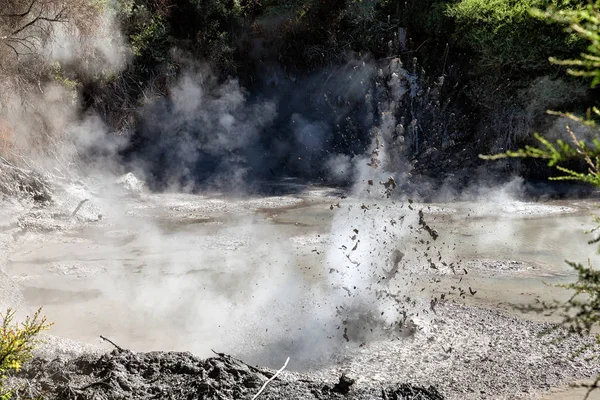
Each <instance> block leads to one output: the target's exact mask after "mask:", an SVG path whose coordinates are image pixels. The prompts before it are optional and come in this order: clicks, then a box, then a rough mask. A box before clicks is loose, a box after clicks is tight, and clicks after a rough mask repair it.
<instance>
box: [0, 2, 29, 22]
mask: <svg viewBox="0 0 600 400" xmlns="http://www.w3.org/2000/svg"><path fill="white" fill-rule="evenodd" d="M36 1H37V0H32V1H31V4H30V5H29V8H28V9H27V11H25V12H23V13H21V14H0V17H8V18H19V17H20V18H23V17H26V16H27V15H28V14H29V13H30V12H31V10H32V9H33V5H34V4H35V2H36Z"/></svg>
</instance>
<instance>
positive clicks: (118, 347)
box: [100, 335, 125, 351]
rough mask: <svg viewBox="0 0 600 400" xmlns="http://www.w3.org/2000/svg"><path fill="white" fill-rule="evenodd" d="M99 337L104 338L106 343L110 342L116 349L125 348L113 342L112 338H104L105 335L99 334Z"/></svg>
mask: <svg viewBox="0 0 600 400" xmlns="http://www.w3.org/2000/svg"><path fill="white" fill-rule="evenodd" d="M100 339H102V340H104V341H106V342H108V343H110V344H112V345H113V346H115V347H116V349H117V350H119V351H125V349H124V348H122V347H121V346H119V345H118V344H116V343H115V342H113V341H112V340H110V339H107V338H105V337H104V336H102V335H100Z"/></svg>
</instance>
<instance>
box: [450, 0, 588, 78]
mask: <svg viewBox="0 0 600 400" xmlns="http://www.w3.org/2000/svg"><path fill="white" fill-rule="evenodd" d="M577 4H579V2H575V1H569V0H563V1H560V0H461V1H459V2H457V3H453V4H450V5H449V6H448V7H447V8H446V15H447V16H449V17H451V18H453V19H454V22H455V26H456V32H455V36H454V39H455V41H456V42H457V43H459V44H461V45H462V46H464V47H467V48H471V49H472V50H473V51H474V52H475V53H476V54H477V56H478V59H477V60H476V61H477V62H476V65H477V69H479V70H480V72H484V71H487V72H489V73H496V72H497V71H506V72H508V73H511V74H515V75H518V74H523V73H532V72H539V71H544V70H548V68H549V64H548V57H549V56H550V55H555V56H561V57H562V56H565V55H572V54H574V53H573V52H575V51H576V50H577V46H578V44H580V42H579V41H577V40H575V38H574V37H573V36H570V35H565V34H564V33H563V28H562V27H560V26H556V25H552V24H548V23H547V21H546V20H545V19H543V18H539V17H537V16H536V15H533V14H532V13H531V10H532V9H534V8H538V9H539V8H543V9H546V8H547V7H548V6H554V7H555V8H558V9H561V10H574V9H575V8H576V5H577Z"/></svg>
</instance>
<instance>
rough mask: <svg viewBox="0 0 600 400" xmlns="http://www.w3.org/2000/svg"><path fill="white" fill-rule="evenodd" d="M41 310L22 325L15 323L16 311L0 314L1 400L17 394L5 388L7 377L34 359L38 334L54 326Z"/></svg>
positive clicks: (9, 310)
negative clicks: (0, 322) (0, 321)
mask: <svg viewBox="0 0 600 400" xmlns="http://www.w3.org/2000/svg"><path fill="white" fill-rule="evenodd" d="M41 310H42V309H41V308H40V309H38V310H37V311H36V312H35V314H33V316H32V317H29V316H28V317H27V318H26V319H25V322H22V323H21V324H19V323H17V322H15V321H14V319H15V311H14V310H12V309H10V308H9V309H8V310H7V311H6V314H4V315H1V314H0V318H2V325H0V400H10V399H11V398H12V397H13V395H14V393H15V391H14V390H11V389H7V388H6V387H5V383H4V381H5V379H6V375H7V374H8V373H10V372H15V371H18V370H19V369H20V368H21V366H22V365H23V363H25V362H27V361H28V360H30V359H31V358H32V357H33V350H34V349H35V346H36V345H37V344H38V342H39V340H38V339H37V336H38V334H39V333H40V332H41V331H44V330H46V329H48V328H49V327H50V326H51V325H52V324H51V323H48V322H47V321H46V317H44V316H41Z"/></svg>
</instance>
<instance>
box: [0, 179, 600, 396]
mask: <svg viewBox="0 0 600 400" xmlns="http://www.w3.org/2000/svg"><path fill="white" fill-rule="evenodd" d="M120 184H121V185H124V189H125V190H124V192H118V191H115V193H110V196H107V197H105V198H102V197H100V196H97V195H96V194H95V193H99V192H102V191H105V192H106V191H109V192H110V191H112V190H113V189H110V190H108V189H106V188H104V187H99V188H95V189H94V188H89V187H85V186H77V185H71V186H69V187H66V188H64V189H63V192H62V193H59V194H58V195H56V196H55V200H54V201H53V202H52V203H51V204H46V205H45V206H43V207H40V206H31V205H28V204H20V203H10V204H9V203H3V207H0V217H2V218H0V250H1V251H0V266H2V275H0V305H2V306H3V307H4V308H6V307H9V306H10V307H14V308H16V309H17V310H18V311H19V315H24V314H25V313H30V312H31V311H32V310H35V309H36V308H37V307H39V306H40V305H43V306H44V313H45V314H46V315H47V316H48V318H49V320H50V321H54V322H55V325H54V326H53V327H52V330H51V331H50V333H51V334H53V335H56V336H46V337H44V343H43V344H42V346H41V347H40V348H39V349H38V351H37V353H36V358H35V359H34V360H32V361H31V362H30V363H29V364H27V365H26V366H25V367H24V369H23V370H22V371H21V372H20V373H19V374H18V375H17V376H15V377H13V382H14V384H15V385H17V386H19V387H20V386H22V392H21V394H23V395H25V396H37V395H43V396H45V397H46V398H50V399H138V398H141V399H145V398H148V399H150V398H155V399H162V398H167V399H169V398H172V399H181V398H190V399H195V398H207V399H213V398H214V399H245V398H252V397H253V396H254V395H255V394H256V393H257V392H258V390H259V388H260V387H261V385H262V384H263V383H265V382H266V381H267V380H268V379H269V378H270V377H271V376H273V373H274V371H273V370H269V369H266V368H257V367H251V366H250V365H249V364H253V365H265V366H267V367H269V368H272V369H277V368H279V367H280V366H281V365H282V363H283V361H284V360H285V358H286V357H287V356H289V357H290V360H291V361H290V364H289V366H288V368H287V369H286V370H285V371H284V372H283V373H282V374H281V375H279V376H278V377H277V378H276V379H275V380H274V381H272V382H270V383H269V385H268V386H267V388H266V390H265V391H264V392H263V393H262V394H261V396H260V397H259V398H272V399H311V398H315V399H335V398H350V399H370V398H373V399H380V398H381V399H413V398H414V399H439V398H442V397H441V396H443V398H448V399H531V398H537V397H539V396H542V395H544V393H547V392H548V391H549V390H550V389H552V388H556V387H560V386H564V385H566V384H568V383H570V382H573V381H581V380H585V379H589V378H591V377H593V376H595V375H596V374H598V373H600V367H599V365H598V363H597V362H593V361H591V360H590V359H589V357H588V355H589V354H587V353H582V354H579V355H578V356H577V357H574V358H573V357H570V355H572V354H574V353H576V352H577V350H578V349H580V348H581V347H582V346H584V345H586V344H589V343H590V342H589V341H588V340H587V339H585V338H577V337H571V338H569V339H568V340H563V341H554V340H553V339H554V337H552V336H545V335H543V333H544V331H546V330H547V329H548V328H549V327H550V326H551V325H550V324H549V323H552V322H556V321H557V319H556V318H555V317H552V316H546V315H542V314H539V313H524V312H523V311H522V309H523V308H526V307H527V306H530V305H535V304H539V303H540V302H542V301H551V300H553V299H556V298H558V299H559V300H560V299H561V296H563V297H564V296H565V294H564V293H563V292H560V291H558V290H557V289H556V288H554V287H552V286H551V285H547V283H564V282H565V281H568V280H569V279H572V278H573V276H572V272H571V271H569V269H568V268H567V267H566V266H565V264H564V263H563V261H562V260H563V259H564V258H570V259H577V258H576V257H579V258H581V257H582V255H588V254H589V255H590V257H591V258H592V259H593V258H594V257H598V256H597V255H594V254H593V253H594V249H592V248H590V247H589V246H587V247H586V245H585V242H586V239H587V238H586V236H585V235H584V234H583V230H584V229H585V228H588V227H589V225H586V224H588V223H589V222H590V218H589V212H590V210H592V209H594V208H595V206H594V205H593V204H592V203H591V202H585V201H576V202H568V201H567V202H550V203H545V204H537V203H524V202H516V201H503V202H502V203H494V202H491V203H489V202H488V203H485V202H483V203H476V202H456V203H448V204H417V203H413V202H406V201H392V200H391V199H380V198H378V199H372V198H371V199H362V198H354V197H352V196H350V197H349V198H346V197H345V196H341V195H340V193H338V192H336V191H334V190H328V189H322V188H306V189H305V190H304V191H297V192H294V194H293V195H282V196H271V197H260V196H255V197H252V198H238V199H233V198H225V197H223V196H219V195H203V196H201V195H188V194H162V195H155V194H148V193H145V192H144V191H143V186H142V185H141V184H140V183H139V182H136V181H134V180H132V178H131V177H129V178H127V179H125V180H124V181H123V182H121V183H120ZM83 199H90V200H89V201H87V202H85V203H84V204H83V205H81V207H80V208H79V209H78V207H79V205H80V204H81V201H82V200H83ZM76 209H78V212H77V215H72V213H73V210H76ZM593 261H594V260H593ZM569 274H571V275H569ZM402 315H404V317H403V318H402ZM399 317H400V318H399ZM99 335H105V336H108V337H110V338H111V339H114V340H115V341H116V342H117V343H119V344H120V345H122V346H123V347H125V348H127V349H131V351H129V350H123V351H113V352H111V353H107V351H108V350H112V346H110V345H107V343H106V342H103V341H100V340H99ZM155 349H161V350H165V352H148V351H151V350H155ZM211 349H216V350H219V351H224V352H226V353H228V354H232V355H233V356H235V357H236V358H232V357H229V356H225V355H223V356H220V357H216V358H215V357H213V358H207V357H211V356H213V355H214V354H213V353H212V351H211ZM181 351H189V352H190V353H184V352H181ZM192 353H193V354H194V355H192ZM239 360H244V362H242V361H239ZM344 374H346V375H345V376H347V377H348V378H349V379H352V380H353V381H354V382H353V384H352V385H348V382H349V381H347V380H344V381H343V382H346V386H349V387H348V388H347V389H349V390H348V393H347V394H346V395H345V394H343V393H340V391H342V392H343V391H345V389H343V386H344V385H343V384H342V385H341V386H340V377H341V376H343V375H344ZM336 384H337V385H338V386H336ZM433 388H436V389H433ZM558 398H560V397H558Z"/></svg>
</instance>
